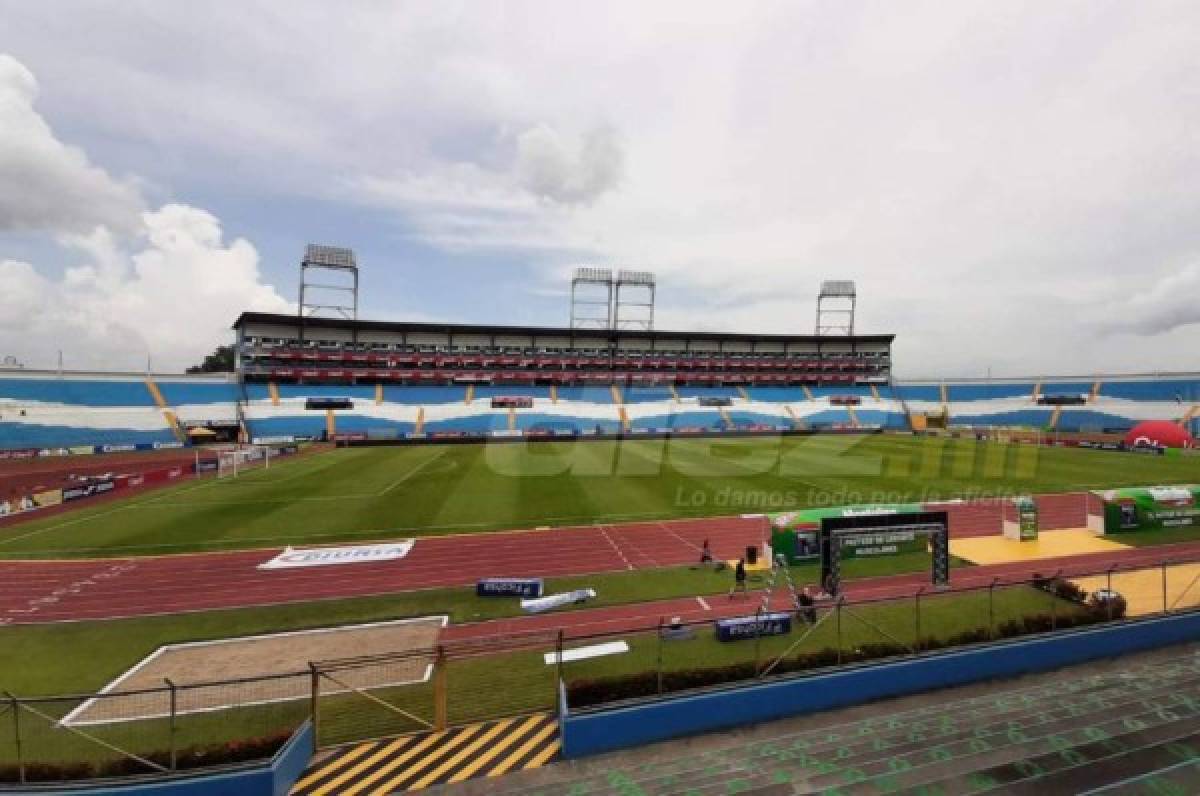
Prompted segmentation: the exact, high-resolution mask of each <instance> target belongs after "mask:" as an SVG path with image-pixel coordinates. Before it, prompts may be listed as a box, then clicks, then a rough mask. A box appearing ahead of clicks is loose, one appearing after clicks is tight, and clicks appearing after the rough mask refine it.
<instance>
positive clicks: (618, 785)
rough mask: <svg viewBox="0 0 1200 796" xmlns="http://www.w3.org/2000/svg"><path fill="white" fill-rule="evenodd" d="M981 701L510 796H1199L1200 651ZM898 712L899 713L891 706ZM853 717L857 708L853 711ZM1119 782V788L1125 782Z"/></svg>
mask: <svg viewBox="0 0 1200 796" xmlns="http://www.w3.org/2000/svg"><path fill="white" fill-rule="evenodd" d="M1073 672H1074V673H1075V676H1074V677H1073V678H1071V679H1069V680H1064V679H1063V678H1061V677H1059V678H1058V679H1055V678H1041V679H1038V680H1036V681H1034V682H1033V683H1025V684H1020V683H1013V684H1010V685H1008V686H1007V687H1002V690H997V691H995V692H992V693H985V694H982V695H979V696H959V697H957V698H951V699H949V700H947V699H938V700H929V701H930V704H928V705H926V706H923V707H910V708H908V709H905V710H902V711H900V710H896V709H894V708H893V709H887V707H885V708H884V709H876V710H875V711H873V712H872V711H870V710H866V709H862V708H860V709H859V710H858V713H860V714H862V713H864V712H865V713H866V714H867V715H865V716H863V717H862V718H858V717H855V718H852V719H851V720H850V721H848V722H845V723H837V724H834V723H830V722H822V723H814V724H810V725H801V727H799V728H798V727H797V726H796V725H795V724H794V723H793V722H791V721H788V720H785V721H780V722H774V723H770V724H763V725H759V726H758V727H756V728H755V730H754V732H753V735H752V736H750V737H747V736H745V735H741V736H739V735H732V736H728V737H725V738H720V737H718V736H710V740H711V741H712V742H713V743H709V744H707V745H701V744H699V743H697V742H696V741H695V740H692V741H688V742H686V743H687V744H688V745H687V747H683V748H681V746H680V742H675V743H670V744H667V745H663V746H659V747H657V748H648V749H640V750H638V751H637V752H636V753H635V754H632V755H618V754H613V755H608V756H606V757H603V758H597V759H593V760H586V759H585V760H580V761H579V762H578V763H575V762H572V763H568V764H559V765H553V766H549V767H546V768H542V769H538V770H537V771H532V772H522V773H520V774H517V775H514V776H511V777H510V778H509V779H508V780H507V781H506V782H504V783H503V786H502V787H501V788H496V789H495V790H496V792H498V793H502V794H505V795H506V796H509V795H511V796H516V794H524V793H539V794H543V796H567V795H568V794H579V793H587V794H614V795H616V794H627V793H646V794H650V793H671V794H697V795H699V794H705V795H707V794H713V795H714V796H716V795H717V794H729V793H761V794H763V796H768V795H769V796H775V795H776V794H779V795H780V796H782V794H785V793H787V794H790V793H862V794H871V793H906V794H917V793H926V794H935V793H937V794H954V793H985V792H987V793H1001V792H1002V793H1007V794H1018V793H1019V794H1031V795H1032V794H1043V793H1085V792H1086V793H1088V794H1099V793H1105V794H1109V793H1111V794H1118V793H1119V794H1135V793H1138V794H1140V793H1155V794H1185V793H1195V792H1196V791H1195V784H1196V782H1197V776H1198V775H1200V758H1197V756H1196V754H1197V753H1196V751H1195V750H1196V749H1197V748H1200V713H1198V712H1197V705H1198V704H1200V702H1198V701H1197V700H1198V699H1200V657H1198V656H1197V655H1196V653H1195V652H1191V653H1186V654H1180V655H1178V656H1177V657H1173V658H1171V659H1168V660H1156V661H1154V662H1153V663H1136V664H1129V665H1125V666H1121V665H1118V666H1115V667H1113V668H1111V669H1108V670H1088V669H1086V668H1083V667H1080V668H1078V669H1076V670H1073ZM889 707H890V706H889ZM841 715H842V716H845V714H841ZM1117 783H1119V784H1117Z"/></svg>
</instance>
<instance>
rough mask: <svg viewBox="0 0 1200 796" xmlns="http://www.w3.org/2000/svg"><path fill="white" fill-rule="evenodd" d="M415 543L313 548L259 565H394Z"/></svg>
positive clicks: (273, 566)
mask: <svg viewBox="0 0 1200 796" xmlns="http://www.w3.org/2000/svg"><path fill="white" fill-rule="evenodd" d="M413 541H414V540H412V539H404V540H402V541H399V542H388V543H387V544H360V545H354V546H351V547H313V548H309V549H307V550H295V549H293V548H291V547H288V548H286V549H285V550H284V551H283V552H282V553H280V554H279V555H277V556H275V557H274V558H272V559H271V560H270V561H264V562H263V563H261V564H259V565H258V568H259V569H292V568H295V567H324V566H329V565H330V564H362V563H367V562H372V561H395V560H396V559H398V558H404V557H405V556H406V555H408V551H409V550H412V546H413Z"/></svg>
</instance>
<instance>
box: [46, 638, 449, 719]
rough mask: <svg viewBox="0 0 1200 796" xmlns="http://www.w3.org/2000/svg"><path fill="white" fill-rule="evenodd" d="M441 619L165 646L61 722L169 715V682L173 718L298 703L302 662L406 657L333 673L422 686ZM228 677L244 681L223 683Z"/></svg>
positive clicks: (345, 678)
mask: <svg viewBox="0 0 1200 796" xmlns="http://www.w3.org/2000/svg"><path fill="white" fill-rule="evenodd" d="M448 619H449V617H446V616H428V617H419V618H416V619H397V620H392V621H387V622H372V623H369V624H361V625H345V626H342V627H333V628H321V629H316V630H296V631H289V632H285V633H271V634H268V635H261V636H243V637H239V638H227V639H216V640H213V641H192V642H186V643H182V644H167V645H165V646H162V647H159V648H158V649H156V650H155V651H154V652H152V653H151V654H150V655H148V656H146V657H145V658H143V659H142V660H141V661H140V662H138V663H137V664H136V665H135V666H134V667H133V668H131V669H129V670H128V671H126V672H125V673H124V674H122V675H121V676H120V677H118V678H117V679H115V680H113V681H112V682H111V683H109V684H108V685H106V686H105V687H104V688H103V689H102V690H101V691H100V694H99V695H98V696H95V697H92V698H90V699H88V700H86V701H84V702H83V703H82V704H80V705H79V707H77V708H75V709H74V710H72V711H71V712H70V713H68V714H67V715H66V716H64V717H63V718H62V720H61V723H62V724H63V725H66V726H68V727H71V726H85V725H95V724H112V723H116V722H125V721H139V720H142V719H153V718H163V717H165V716H170V715H171V692H170V689H168V688H166V687H165V686H166V681H168V680H169V681H170V682H171V683H173V684H174V685H175V686H177V688H176V689H175V715H183V714H188V713H206V712H210V711H215V710H225V709H228V708H235V707H246V706H250V705H263V704H268V703H271V702H287V701H291V700H297V699H305V698H308V697H309V696H310V693H311V678H310V675H309V674H308V672H307V669H308V662H309V661H321V660H332V659H338V658H355V657H366V656H370V655H386V654H390V653H413V654H411V655H402V656H398V657H399V660H398V661H397V662H396V663H395V664H391V665H388V666H386V667H361V668H356V669H349V670H347V671H344V672H339V675H338V677H339V680H341V681H342V682H343V683H344V685H345V686H346V687H347V688H386V687H391V686H401V685H411V684H414V683H421V682H425V681H427V680H428V679H429V677H430V675H431V673H432V671H433V658H432V649H433V648H434V646H435V645H436V644H437V638H438V634H439V632H440V631H441V629H442V628H443V627H445V626H446V623H447V621H448ZM421 653H426V654H421ZM234 680H248V681H250V682H247V683H244V684H237V685H235V684H231V683H229V682H228V681H234ZM384 680H386V681H387V682H384ZM131 692H134V693H131ZM326 693H333V692H326Z"/></svg>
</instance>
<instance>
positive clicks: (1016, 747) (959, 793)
mask: <svg viewBox="0 0 1200 796" xmlns="http://www.w3.org/2000/svg"><path fill="white" fill-rule="evenodd" d="M1193 705H1194V706H1193V707H1190V708H1188V707H1182V708H1180V707H1172V708H1171V709H1170V710H1167V711H1162V710H1156V711H1145V712H1142V713H1140V714H1137V715H1135V716H1129V715H1127V716H1125V717H1116V718H1112V719H1110V720H1108V721H1106V722H1103V723H1101V724H1097V725H1092V726H1088V727H1083V728H1078V729H1074V730H1071V731H1069V732H1063V733H1054V734H1051V735H1036V736H1025V738H1024V739H1023V740H1022V741H1020V742H1018V743H1014V744H1010V745H1007V746H1005V747H1002V748H1000V749H998V750H995V751H991V752H985V753H983V754H976V755H968V756H964V757H958V758H954V759H952V760H951V761H948V762H946V763H937V764H933V765H925V766H919V767H914V768H912V769H909V770H907V771H903V772H899V773H896V774H891V775H887V776H882V777H877V778H875V779H873V780H871V781H868V782H863V783H859V784H857V785H854V786H851V787H847V788H844V789H843V792H844V793H847V794H856V796H857V795H859V794H862V795H865V794H882V793H889V794H910V795H911V796H915V795H916V794H929V793H939V792H940V793H945V794H955V796H966V795H967V794H972V793H986V792H988V791H989V790H991V789H993V788H995V787H996V786H997V785H998V784H1003V783H1004V782H1007V781H1015V780H1019V779H1021V778H1026V777H1028V776H1033V775H1037V774H1038V773H1039V772H1041V771H1044V770H1045V768H1044V766H1039V765H1038V764H1035V763H1033V762H1032V761H1033V760H1035V759H1039V758H1042V757H1044V758H1047V759H1048V758H1049V757H1050V756H1053V757H1054V758H1055V759H1070V758H1072V757H1073V756H1074V754H1075V751H1073V750H1078V749H1079V748H1081V747H1087V746H1088V745H1089V744H1094V743H1101V742H1111V741H1113V739H1118V743H1132V744H1133V745H1134V746H1137V745H1141V744H1142V743H1143V742H1144V741H1143V739H1144V738H1149V737H1159V736H1161V737H1164V738H1166V739H1170V738H1173V737H1175V736H1176V735H1178V734H1180V733H1188V732H1193V731H1194V730H1195V728H1196V726H1197V725H1198V724H1200V703H1197V702H1194V701H1193ZM1048 745H1049V746H1050V748H1052V749H1054V751H1053V752H1050V753H1049V755H1047V754H1046V753H1045V750H1046V748H1047V746H1048Z"/></svg>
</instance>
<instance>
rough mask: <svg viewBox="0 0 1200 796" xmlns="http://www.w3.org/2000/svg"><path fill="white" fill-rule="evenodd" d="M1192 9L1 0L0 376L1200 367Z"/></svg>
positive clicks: (922, 372)
mask: <svg viewBox="0 0 1200 796" xmlns="http://www.w3.org/2000/svg"><path fill="white" fill-rule="evenodd" d="M1198 67H1200V5H1197V4H1196V3H1194V2H1179V3H1168V2H1138V3H1130V2H1124V1H1123V0H1122V1H1120V2H1103V1H1102V0H1088V1H1087V2H1079V3H1074V2H1052V3H1046V2H1033V3H1017V2H997V1H996V0H991V1H990V2H981V3H975V2H968V1H966V0H962V1H960V2H954V3H945V2H934V3H928V4H926V3H918V2H903V3H897V2H878V3H860V2H849V1H847V0H837V1H836V2H833V1H831V2H817V3H804V2H788V3H781V4H770V3H729V2H720V3H697V2H681V3H668V2H656V3H641V2H639V3H628V4H623V3H587V4H584V3H573V2H550V1H549V0H548V1H547V2H541V3H478V2H475V3H461V4H460V3H453V2H444V1H439V2H424V3H400V2H378V3H371V2H349V3H336V4H333V3H317V2H311V3H310V2H295V1H294V0H289V2H283V1H282V0H276V2H270V3H259V2H247V1H246V0H238V2H232V1H231V2H215V3H202V4H201V3H187V2H182V0H178V1H177V0H155V1H154V2H145V3H139V2H131V1H130V0H125V1H124V2H121V3H111V2H108V3H91V2H76V1H75V0H62V1H61V2H54V3H31V2H28V0H12V1H10V0H0V357H3V356H5V355H15V356H17V357H18V358H19V359H20V360H22V361H24V362H25V364H26V365H27V366H30V367H37V366H53V364H54V362H55V360H56V358H57V353H56V352H57V351H58V350H62V351H63V352H64V358H65V362H66V365H67V367H69V368H90V367H102V368H120V369H141V368H144V367H145V365H146V361H147V357H148V356H149V357H150V358H151V361H152V363H153V366H154V367H155V369H159V370H172V369H179V368H182V367H184V366H186V365H188V364H191V363H193V362H194V361H196V360H198V359H199V358H200V356H202V354H203V353H204V352H205V351H207V350H209V349H211V348H212V347H213V346H214V345H216V344H217V343H220V342H224V341H226V340H227V339H228V338H229V332H228V326H229V324H230V322H231V321H232V320H233V319H234V318H235V317H236V316H237V314H238V313H239V312H240V311H241V310H244V309H251V308H254V309H263V310H286V309H288V308H290V307H291V306H292V302H294V301H295V298H296V296H295V291H296V281H297V268H296V264H297V261H298V259H299V255H300V253H301V251H302V250H303V246H304V244H305V243H306V242H309V241H318V242H325V243H331V244H337V245H346V246H350V247H353V248H354V249H355V250H356V251H357V252H358V255H359V261H360V264H361V266H362V279H363V287H364V294H363V298H362V302H363V307H362V314H363V315H364V316H366V317H386V318H397V319H403V318H411V319H445V320H461V321H477V322H495V323H522V324H524V323H545V324H562V323H565V322H566V320H567V316H568V306H567V299H566V280H565V275H566V273H568V271H569V269H570V268H571V267H573V266H575V265H578V264H597V265H606V266H617V267H635V268H645V269H649V270H653V271H655V272H657V274H658V277H659V282H660V290H659V301H658V326H659V327H660V328H682V329H712V330H737V331H762V332H799V333H808V332H810V331H811V330H812V327H813V310H814V296H815V293H816V291H817V287H818V284H819V282H820V281H821V280H822V279H827V278H851V279H855V280H856V281H857V282H858V287H859V293H860V301H859V307H860V310H859V318H858V326H859V329H860V331H863V332H894V333H896V334H897V343H896V356H897V371H898V373H899V374H900V375H902V376H909V377H917V376H956V375H957V376H976V375H985V374H986V373H987V372H988V371H989V369H990V371H991V372H992V374H993V375H997V376H999V375H1039V374H1052V373H1083V372H1095V371H1105V372H1113V371H1130V370H1137V371H1144V370H1195V369H1197V367H1198V362H1197V348H1198V345H1197V344H1198V343H1200V223H1198V222H1200V68H1198Z"/></svg>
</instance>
